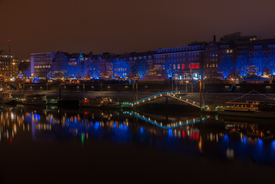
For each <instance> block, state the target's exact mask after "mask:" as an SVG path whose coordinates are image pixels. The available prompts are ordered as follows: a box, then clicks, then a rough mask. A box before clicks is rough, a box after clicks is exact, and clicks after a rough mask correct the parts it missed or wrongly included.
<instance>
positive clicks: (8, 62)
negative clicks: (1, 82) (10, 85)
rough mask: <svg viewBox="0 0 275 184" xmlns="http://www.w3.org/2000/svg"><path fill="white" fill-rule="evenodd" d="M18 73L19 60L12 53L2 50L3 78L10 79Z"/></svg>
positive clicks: (1, 74) (0, 59) (1, 69)
mask: <svg viewBox="0 0 275 184" xmlns="http://www.w3.org/2000/svg"><path fill="white" fill-rule="evenodd" d="M17 74H18V60H17V59H16V58H15V57H14V55H12V54H8V53H6V52H5V51H0V76H1V78H2V79H8V80H9V79H10V78H13V77H16V76H17Z"/></svg>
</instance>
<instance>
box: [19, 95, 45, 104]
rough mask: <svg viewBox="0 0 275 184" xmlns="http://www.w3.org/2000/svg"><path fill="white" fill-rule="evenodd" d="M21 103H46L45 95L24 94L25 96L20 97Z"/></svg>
mask: <svg viewBox="0 0 275 184" xmlns="http://www.w3.org/2000/svg"><path fill="white" fill-rule="evenodd" d="M22 104H24V105H46V104H47V101H46V96H45V95H39V94H36V95H29V94H26V95H25V98H24V99H22Z"/></svg>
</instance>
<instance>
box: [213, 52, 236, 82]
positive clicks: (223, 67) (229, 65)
mask: <svg viewBox="0 0 275 184" xmlns="http://www.w3.org/2000/svg"><path fill="white" fill-rule="evenodd" d="M217 70H218V71H219V72H220V74H221V76H222V77H223V78H224V79H226V78H227V77H228V76H229V75H231V74H232V72H233V71H234V63H233V61H232V59H231V58H230V56H229V55H224V56H223V58H222V60H221V62H220V64H219V65H218V68H217Z"/></svg>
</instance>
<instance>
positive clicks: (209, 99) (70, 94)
mask: <svg viewBox="0 0 275 184" xmlns="http://www.w3.org/2000/svg"><path fill="white" fill-rule="evenodd" d="M8 93H11V94H12V96H13V97H14V98H18V97H20V95H21V97H23V92H22V91H21V94H20V91H18V90H16V91H14V90H10V91H8ZM25 94H45V95H46V96H47V99H57V98H58V97H59V92H58V90H55V91H42V90H41V91H40V90H39V91H36V90H35V91H34V90H28V91H25ZM154 94H156V92H139V93H133V92H128V91H123V92H114V91H102V92H101V91H88V92H86V93H85V97H86V98H95V97H110V98H112V99H113V100H114V101H117V102H131V103H132V102H134V101H135V100H140V99H143V98H146V97H148V96H151V95H154ZM244 95H245V93H205V94H204V98H203V99H204V100H203V103H204V104H205V105H208V106H221V105H224V104H225V102H228V101H232V100H235V101H245V100H254V101H255V100H256V101H262V102H269V103H270V102H272V101H274V102H275V94H268V95H260V94H248V95H246V96H244ZM184 97H185V98H187V99H190V100H193V101H195V102H200V93H187V94H186V95H184ZM61 99H62V100H72V101H78V100H79V99H83V92H82V91H62V92H61ZM272 99H273V100H272ZM165 103H166V98H159V99H157V100H154V101H152V102H148V103H147V104H165ZM168 103H169V104H171V105H186V104H184V103H183V102H180V101H178V100H175V99H172V98H168Z"/></svg>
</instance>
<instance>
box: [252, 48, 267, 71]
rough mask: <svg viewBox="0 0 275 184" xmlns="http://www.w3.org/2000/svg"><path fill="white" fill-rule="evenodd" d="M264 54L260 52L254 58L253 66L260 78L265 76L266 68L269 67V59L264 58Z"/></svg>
mask: <svg viewBox="0 0 275 184" xmlns="http://www.w3.org/2000/svg"><path fill="white" fill-rule="evenodd" d="M261 53H262V52H258V54H257V55H256V56H254V58H253V65H254V66H255V72H256V73H257V75H258V76H261V75H263V72H264V71H265V68H266V67H267V59H266V58H264V57H263V55H262V54H261Z"/></svg>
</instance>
